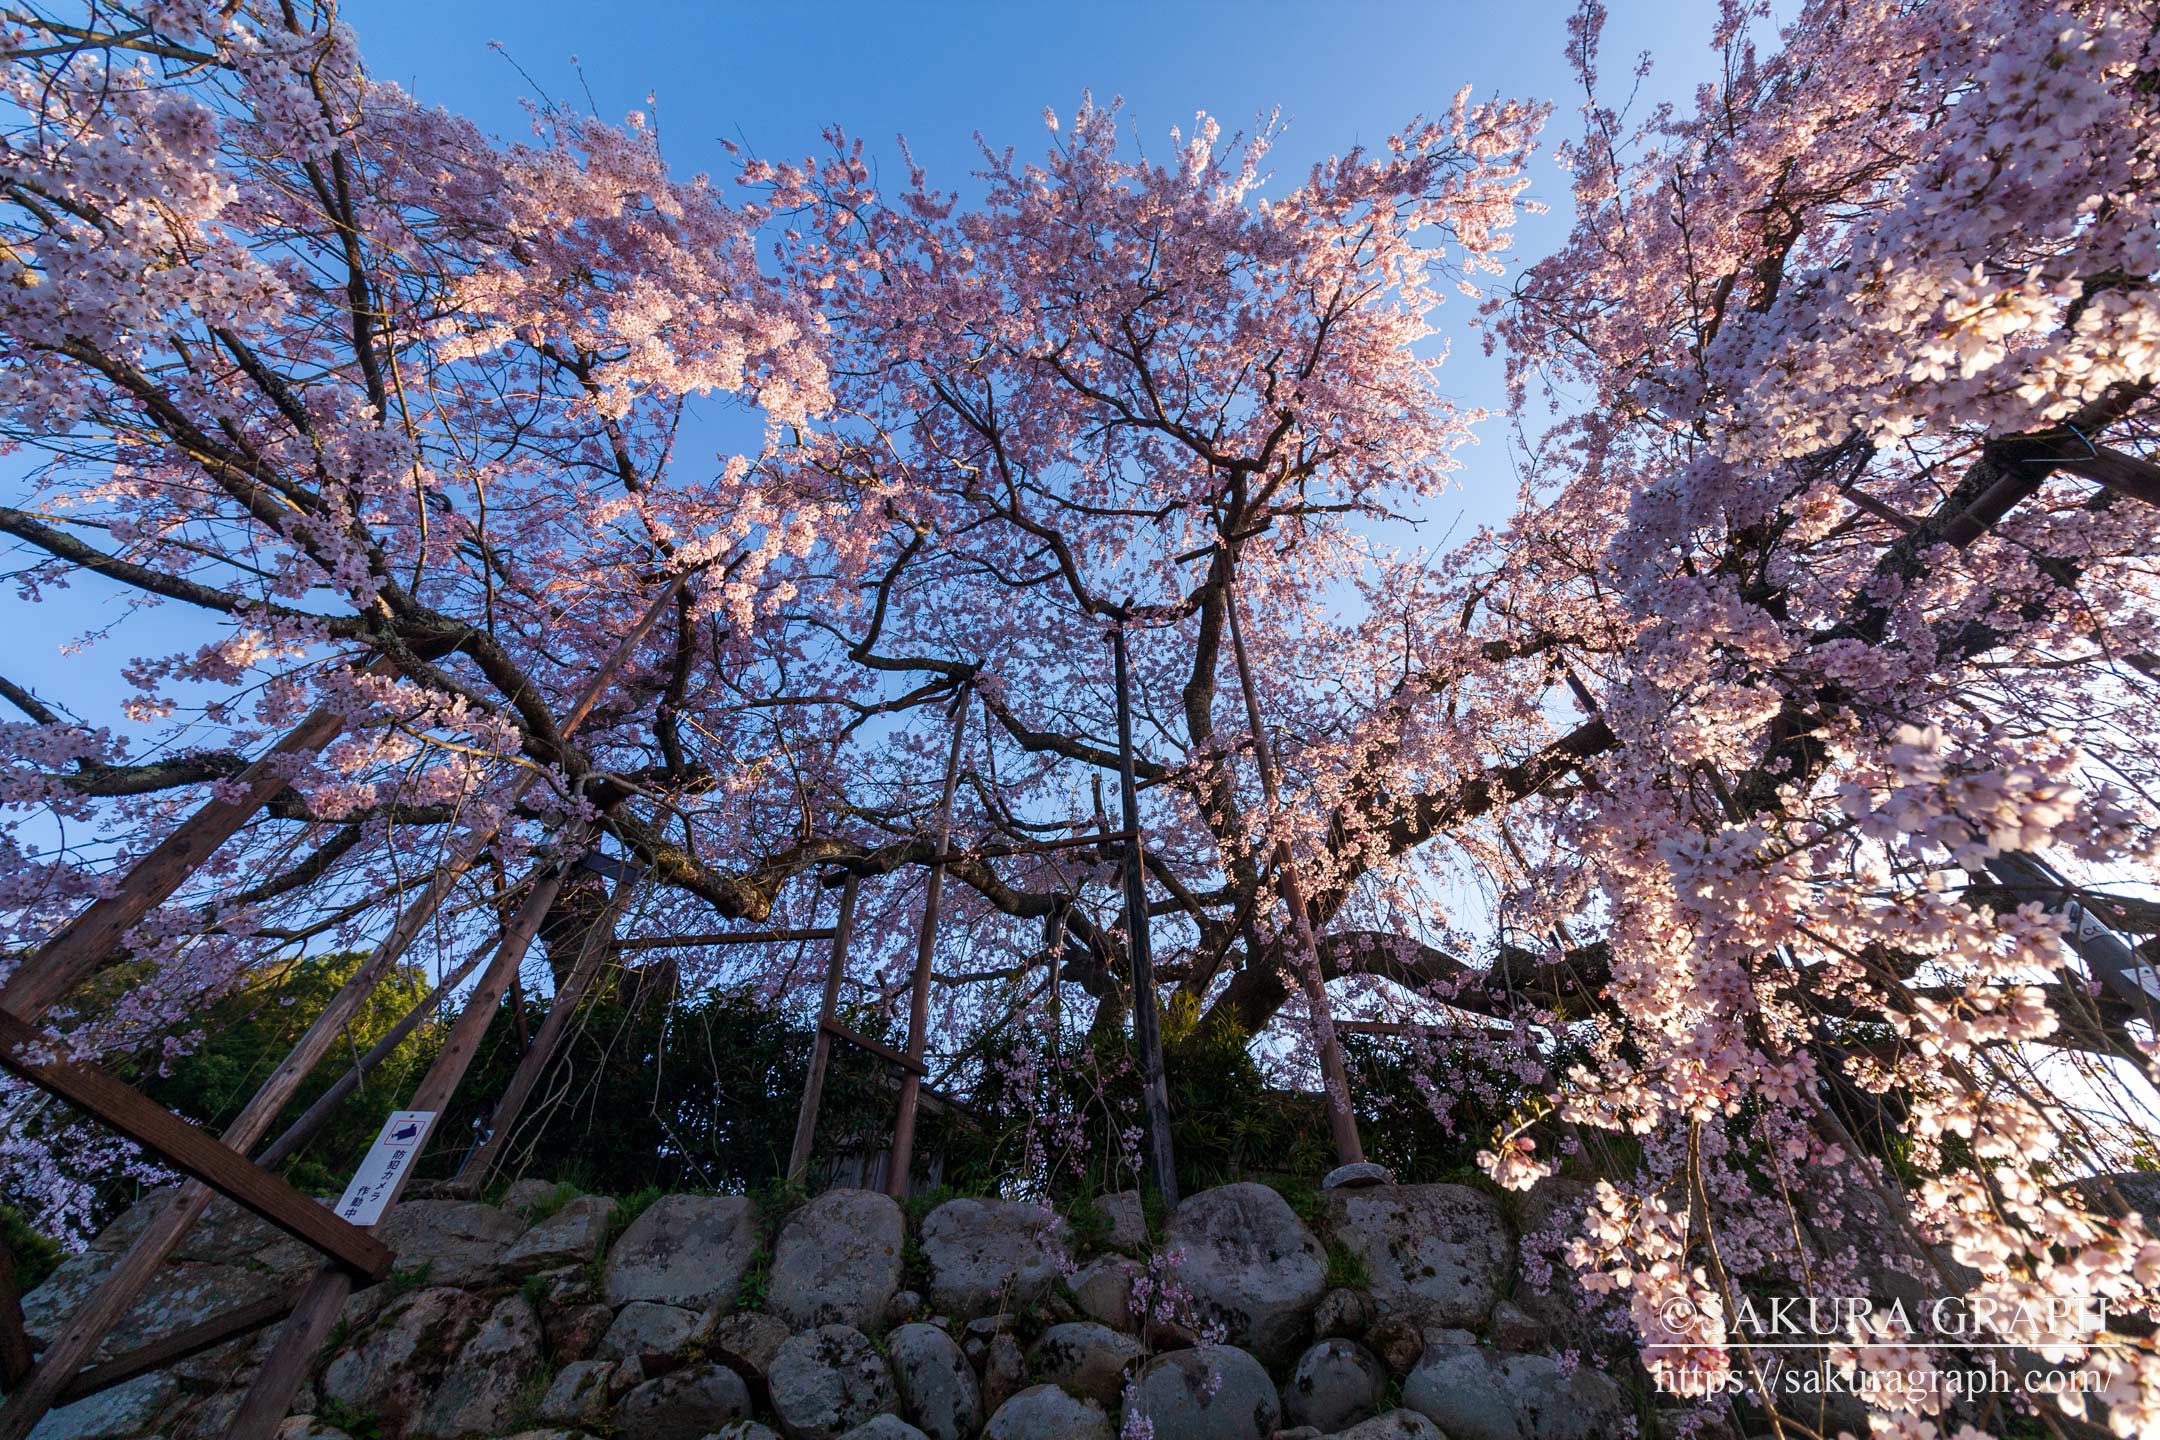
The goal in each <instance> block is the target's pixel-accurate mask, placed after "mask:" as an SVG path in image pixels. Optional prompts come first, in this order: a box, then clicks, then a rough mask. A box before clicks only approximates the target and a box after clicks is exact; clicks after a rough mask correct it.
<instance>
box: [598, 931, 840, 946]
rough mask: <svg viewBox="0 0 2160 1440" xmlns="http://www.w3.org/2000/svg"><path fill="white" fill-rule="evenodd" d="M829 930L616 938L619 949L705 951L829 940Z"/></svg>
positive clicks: (831, 936) (713, 932) (733, 932)
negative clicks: (714, 946) (717, 947)
mask: <svg viewBox="0 0 2160 1440" xmlns="http://www.w3.org/2000/svg"><path fill="white" fill-rule="evenodd" d="M832 938H833V932H832V931H831V930H830V929H810V930H714V931H710V932H707V933H704V934H698V935H655V936H647V937H643V938H640V939H636V940H617V941H616V942H615V948H616V949H617V950H624V951H628V950H677V949H681V950H702V949H704V948H705V947H706V946H708V945H768V944H779V943H781V942H784V941H789V940H830V939H832Z"/></svg>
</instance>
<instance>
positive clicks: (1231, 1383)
mask: <svg viewBox="0 0 2160 1440" xmlns="http://www.w3.org/2000/svg"><path fill="white" fill-rule="evenodd" d="M1125 1413H1126V1415H1127V1416H1132V1415H1135V1414H1138V1415H1141V1416H1144V1417H1145V1418H1146V1419H1147V1420H1148V1422H1149V1423H1150V1424H1152V1425H1153V1426H1154V1427H1155V1434H1157V1435H1160V1436H1165V1437H1169V1436H1175V1437H1176V1440H1268V1437H1269V1436H1271V1435H1273V1434H1274V1433H1275V1427H1276V1426H1277V1425H1278V1424H1279V1423H1281V1420H1282V1400H1281V1397H1279V1396H1278V1395H1277V1394H1276V1393H1275V1382H1274V1381H1272V1380H1270V1379H1268V1373H1267V1368H1266V1367H1265V1366H1263V1365H1262V1364H1261V1363H1260V1362H1259V1361H1258V1360H1256V1359H1254V1358H1253V1357H1252V1356H1251V1355H1248V1354H1246V1353H1245V1352H1244V1351H1243V1350H1239V1349H1235V1348H1234V1347H1232V1346H1229V1345H1201V1346H1198V1347H1196V1348H1194V1349H1191V1350H1176V1351H1172V1352H1171V1353H1170V1354H1168V1355H1158V1356H1156V1357H1155V1358H1154V1359H1153V1360H1150V1361H1149V1362H1148V1363H1147V1365H1146V1367H1145V1368H1144V1369H1142V1370H1141V1372H1140V1378H1139V1379H1137V1380H1135V1381H1134V1382H1133V1385H1132V1389H1131V1390H1130V1391H1128V1392H1127V1393H1126V1396H1125Z"/></svg>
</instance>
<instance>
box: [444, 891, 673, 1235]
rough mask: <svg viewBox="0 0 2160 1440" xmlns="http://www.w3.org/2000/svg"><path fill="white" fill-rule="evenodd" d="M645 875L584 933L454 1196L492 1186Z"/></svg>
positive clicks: (461, 1172) (615, 898) (467, 1161)
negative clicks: (527, 1104) (512, 1137)
mask: <svg viewBox="0 0 2160 1440" xmlns="http://www.w3.org/2000/svg"><path fill="white" fill-rule="evenodd" d="M643 874H644V867H643V866H635V867H632V868H631V869H630V871H629V873H627V874H624V875H622V876H621V877H620V878H618V879H617V880H616V882H615V893H614V894H612V895H610V896H609V897H608V902H607V905H606V906H605V907H604V908H603V909H602V910H601V912H600V914H599V915H598V916H597V917H596V918H595V920H594V921H593V924H592V927H591V928H590V929H588V930H587V931H586V932H585V943H584V944H583V945H581V946H579V947H578V953H577V958H576V960H575V961H574V962H572V964H571V966H570V973H569V974H567V975H565V976H564V977H563V983H562V984H561V985H560V986H558V987H556V990H555V998H554V999H553V1000H552V1001H550V1002H549V1003H548V1013H547V1019H545V1020H543V1021H541V1022H540V1032H539V1033H538V1034H537V1035H535V1036H533V1038H532V1044H531V1045H530V1046H528V1047H527V1048H526V1050H525V1053H524V1054H523V1056H521V1057H520V1058H519V1060H518V1066H517V1070H516V1071H515V1072H514V1073H513V1074H512V1075H511V1076H510V1083H509V1084H508V1085H507V1086H505V1087H504V1088H503V1093H502V1098H501V1099H500V1100H498V1101H496V1102H495V1113H494V1114H493V1115H492V1116H490V1117H489V1119H488V1136H487V1139H486V1140H484V1141H482V1142H481V1143H480V1144H479V1145H477V1146H475V1147H474V1148H473V1152H472V1153H471V1154H470V1155H468V1156H466V1157H465V1163H464V1164H463V1165H460V1166H459V1167H458V1173H457V1177H456V1178H455V1179H454V1180H453V1181H452V1182H451V1188H452V1190H454V1191H456V1192H458V1193H460V1194H472V1195H477V1194H479V1193H480V1191H481V1189H482V1187H484V1186H485V1185H486V1184H487V1177H488V1172H489V1171H490V1170H492V1169H494V1168H495V1164H496V1162H497V1161H498V1160H500V1159H501V1158H502V1153H503V1147H504V1146H505V1145H507V1144H508V1143H509V1139H510V1132H511V1130H512V1129H513V1128H514V1127H515V1126H516V1125H517V1122H518V1116H519V1115H520V1114H521V1113H522V1112H523V1111H524V1109H525V1102H526V1101H527V1100H529V1099H531V1098H532V1092H533V1088H534V1087H535V1086H537V1085H538V1084H539V1083H540V1077H541V1075H543V1074H545V1073H546V1071H547V1067H548V1062H549V1061H550V1060H552V1059H554V1057H555V1051H556V1050H557V1048H559V1047H560V1046H561V1044H562V1039H563V1035H564V1034H565V1033H566V1032H567V1031H568V1030H569V1028H570V1017H571V1016H573V1015H574V1014H576V1013H577V1008H578V1006H579V1005H580V1004H581V1003H583V1001H584V999H585V992H586V991H587V990H588V989H590V988H591V987H592V982H593V980H594V979H595V978H596V977H597V976H598V975H599V973H600V967H601V965H602V964H603V963H604V962H605V961H606V960H607V957H608V953H609V946H608V942H609V941H610V940H612V939H614V938H615V927H616V926H617V925H618V924H620V923H621V922H622V917H623V912H625V911H626V910H628V909H629V908H630V901H631V898H632V897H633V896H634V895H636V893H637V887H638V882H639V880H640V878H641V877H642V876H643Z"/></svg>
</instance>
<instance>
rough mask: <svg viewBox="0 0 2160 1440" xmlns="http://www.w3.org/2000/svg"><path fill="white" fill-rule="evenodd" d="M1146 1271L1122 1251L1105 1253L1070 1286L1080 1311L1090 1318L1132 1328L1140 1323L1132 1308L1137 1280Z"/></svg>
mask: <svg viewBox="0 0 2160 1440" xmlns="http://www.w3.org/2000/svg"><path fill="white" fill-rule="evenodd" d="M1144 1273H1145V1272H1144V1271H1142V1270H1141V1268H1140V1266H1139V1265H1138V1264H1137V1263H1136V1262H1134V1261H1131V1260H1128V1259H1126V1258H1125V1257H1124V1256H1122V1255H1105V1256H1103V1257H1102V1258H1101V1259H1099V1260H1091V1261H1089V1262H1088V1263H1087V1264H1085V1265H1083V1266H1081V1267H1080V1268H1079V1269H1078V1270H1077V1271H1075V1272H1074V1273H1073V1277H1072V1279H1070V1280H1068V1281H1067V1282H1066V1286H1067V1288H1068V1289H1070V1290H1071V1291H1072V1295H1073V1299H1074V1301H1075V1302H1077V1303H1078V1304H1079V1306H1080V1313H1081V1314H1083V1315H1085V1316H1087V1317H1088V1319H1090V1320H1093V1321H1094V1322H1096V1323H1097V1324H1098V1325H1108V1326H1109V1327H1110V1328H1111V1329H1113V1330H1131V1329H1133V1328H1135V1325H1136V1323H1137V1321H1136V1318H1135V1317H1134V1315H1133V1308H1132V1294H1133V1281H1135V1280H1137V1279H1139V1278H1140V1276H1141V1275H1142V1274H1144Z"/></svg>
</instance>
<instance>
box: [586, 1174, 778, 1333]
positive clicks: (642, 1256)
mask: <svg viewBox="0 0 2160 1440" xmlns="http://www.w3.org/2000/svg"><path fill="white" fill-rule="evenodd" d="M757 1248H758V1227H757V1213H756V1211H755V1209H754V1208H753V1207H752V1206H751V1204H750V1202H749V1201H748V1200H746V1199H744V1198H743V1197H742V1196H740V1195H663V1196H661V1197H660V1198H659V1199H658V1200H655V1201H654V1202H653V1203H652V1204H651V1206H649V1207H648V1208H647V1209H646V1211H645V1213H644V1214H642V1215H640V1216H638V1217H637V1219H635V1220H633V1221H631V1222H630V1228H629V1229H627V1230H625V1231H624V1232H623V1235H622V1238H621V1239H620V1240H617V1241H616V1242H615V1248H614V1249H613V1250H612V1251H610V1252H609V1253H608V1258H607V1275H606V1286H605V1288H606V1292H607V1302H608V1304H610V1305H615V1306H622V1305H627V1304H629V1303H630V1302H631V1301H633V1300H651V1301H653V1302H655V1303H657V1304H661V1305H680V1306H683V1307H684V1308H686V1309H690V1310H703V1309H705V1308H706V1307H707V1306H711V1305H718V1306H720V1307H721V1308H722V1309H728V1308H732V1307H733V1305H734V1303H735V1293H736V1291H737V1290H738V1289H739V1288H740V1287H741V1285H742V1277H743V1272H744V1271H745V1270H747V1269H749V1268H750V1261H751V1259H752V1258H753V1257H754V1256H755V1255H756V1254H757Z"/></svg>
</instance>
